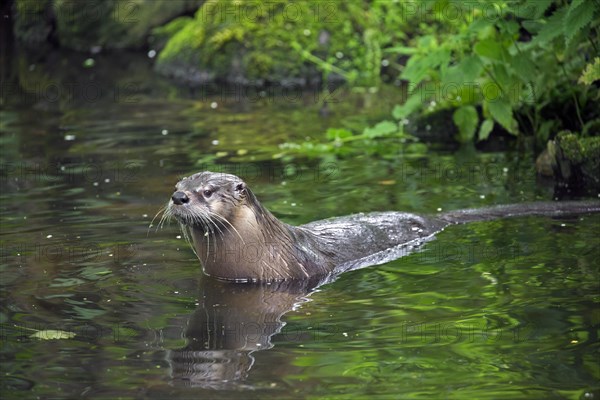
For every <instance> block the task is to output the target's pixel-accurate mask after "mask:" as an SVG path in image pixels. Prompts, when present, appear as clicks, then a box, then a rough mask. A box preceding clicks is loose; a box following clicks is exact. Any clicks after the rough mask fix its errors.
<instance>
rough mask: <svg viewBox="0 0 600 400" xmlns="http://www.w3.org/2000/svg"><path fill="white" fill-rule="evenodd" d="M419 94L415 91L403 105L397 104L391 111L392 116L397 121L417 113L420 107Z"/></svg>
mask: <svg viewBox="0 0 600 400" xmlns="http://www.w3.org/2000/svg"><path fill="white" fill-rule="evenodd" d="M421 105H422V102H421V92H420V91H416V92H415V93H412V94H411V95H410V96H409V97H408V99H407V100H406V102H404V104H398V105H396V106H395V107H394V109H393V110H392V116H393V117H394V118H396V119H397V120H400V119H403V118H406V117H408V116H409V115H410V114H412V113H413V112H415V111H417V110H418V109H419V107H421Z"/></svg>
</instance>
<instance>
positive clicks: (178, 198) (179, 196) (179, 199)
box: [171, 192, 190, 206]
mask: <svg viewBox="0 0 600 400" xmlns="http://www.w3.org/2000/svg"><path fill="white" fill-rule="evenodd" d="M171 200H173V203H174V204H177V205H178V206H180V205H182V204H184V203H187V202H188V201H190V198H189V197H187V194H185V193H183V192H175V193H173V196H171Z"/></svg>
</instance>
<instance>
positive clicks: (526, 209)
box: [438, 201, 600, 224]
mask: <svg viewBox="0 0 600 400" xmlns="http://www.w3.org/2000/svg"><path fill="white" fill-rule="evenodd" d="M599 212H600V201H555V202H552V201H544V202H535V203H523V204H507V205H500V206H492V207H484V208H477V209H467V210H456V211H448V212H445V213H441V214H439V215H438V218H440V219H442V220H444V221H446V222H448V223H451V224H465V223H467V222H476V221H489V220H493V219H499V218H508V217H524V216H530V215H532V216H548V217H559V216H571V215H580V214H588V213H599Z"/></svg>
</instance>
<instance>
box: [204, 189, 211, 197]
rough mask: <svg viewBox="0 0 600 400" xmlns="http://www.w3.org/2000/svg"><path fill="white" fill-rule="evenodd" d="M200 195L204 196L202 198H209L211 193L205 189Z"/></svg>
mask: <svg viewBox="0 0 600 400" xmlns="http://www.w3.org/2000/svg"><path fill="white" fill-rule="evenodd" d="M202 194H203V195H204V197H210V196H212V194H213V191H212V190H210V189H205V190H204V191H203V192H202Z"/></svg>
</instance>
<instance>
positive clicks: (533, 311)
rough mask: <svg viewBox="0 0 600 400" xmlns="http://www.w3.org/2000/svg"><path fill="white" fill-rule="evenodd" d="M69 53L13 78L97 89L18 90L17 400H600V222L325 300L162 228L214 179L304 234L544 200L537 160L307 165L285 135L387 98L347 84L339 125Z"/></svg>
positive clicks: (452, 254) (7, 248) (12, 205)
mask: <svg viewBox="0 0 600 400" xmlns="http://www.w3.org/2000/svg"><path fill="white" fill-rule="evenodd" d="M62 57H64V60H67V61H68V62H65V61H64V60H63V63H62V64H60V63H59V64H60V65H67V66H68V67H65V68H62V69H61V68H56V65H54V66H52V65H45V64H35V63H33V62H32V61H31V60H30V59H28V58H26V57H25V56H23V55H20V56H19V57H15V61H14V63H15V65H14V66H13V67H14V71H13V72H14V74H13V75H9V76H12V77H15V76H18V77H19V78H21V79H22V80H27V81H29V82H35V79H38V80H37V82H42V81H43V82H44V83H45V84H46V85H48V84H49V82H50V83H53V82H54V83H55V84H56V85H57V87H59V88H63V89H64V88H67V87H69V85H68V84H71V87H78V88H86V87H87V88H89V87H91V86H92V82H93V85H96V86H97V87H100V88H101V89H102V92H103V93H102V95H101V96H99V97H97V98H91V97H89V98H87V99H86V98H85V96H84V95H83V94H82V93H84V92H83V91H82V90H83V89H82V90H80V91H79V92H78V93H71V96H64V97H63V96H61V97H60V99H59V100H56V101H51V100H52V99H51V98H49V97H48V95H46V94H44V91H43V90H42V89H40V88H41V87H48V86H40V85H41V84H40V85H38V86H37V87H36V86H35V85H33V86H32V88H30V89H29V92H28V93H26V94H23V93H20V94H17V95H14V96H11V97H10V98H8V99H7V98H5V99H3V101H4V102H3V108H2V111H1V113H2V114H1V117H2V118H1V124H0V128H1V131H2V136H1V139H0V140H1V142H2V154H1V157H2V166H3V174H2V193H1V195H0V196H1V197H0V198H1V214H2V215H1V216H2V227H1V228H2V229H1V235H2V238H1V240H2V259H1V261H2V264H1V272H2V279H1V285H0V293H1V297H2V309H1V313H0V322H1V324H2V325H1V327H2V334H1V335H0V336H1V339H2V347H1V356H2V371H1V373H2V397H3V398H22V397H25V398H79V397H83V398H141V397H147V398H167V397H172V398H200V397H204V398H211V399H212V398H214V399H219V398H222V399H232V398H244V399H248V398H261V399H265V398H267V399H268V398H273V399H275V398H276V399H280V398H303V399H304V398H322V397H326V398H340V399H347V398H365V397H367V396H368V397H372V398H435V399H437V398H449V399H455V398H478V399H486V398H489V399H497V398H523V399H525V398H531V399H538V398H571V399H572V398H575V399H578V398H597V397H598V396H600V385H599V384H598V379H599V378H600V369H599V368H598V355H599V354H598V352H599V346H598V324H599V321H600V313H599V312H598V309H599V308H598V302H599V300H600V296H599V288H598V282H599V278H600V277H599V273H598V263H597V260H598V257H599V256H600V254H599V253H598V249H599V246H598V245H599V242H598V238H597V233H598V228H599V227H600V221H599V218H598V216H583V217H579V218H569V219H552V218H540V217H535V218H534V217H528V218H515V219H507V220H501V221H493V222H485V223H474V224H470V225H465V226H454V227H450V228H448V229H446V230H445V231H444V232H442V233H440V234H439V235H438V236H437V238H436V239H435V240H434V241H432V242H429V243H427V244H426V245H425V246H424V247H423V249H422V251H421V252H419V253H414V254H411V255H409V256H407V257H404V258H402V259H399V260H396V261H393V262H390V263H388V264H385V265H382V266H378V267H372V268H367V269H363V270H359V271H353V272H349V273H347V274H344V275H342V276H341V277H340V278H339V279H338V280H337V281H335V282H333V283H331V284H328V285H325V286H322V287H320V288H318V289H317V290H316V291H314V292H310V291H309V290H308V289H307V288H304V287H289V286H283V285H267V286H259V285H239V284H229V283H223V282H218V281H214V280H211V279H208V278H206V277H204V276H203V275H202V273H201V271H200V266H199V264H198V262H197V260H195V258H194V255H193V253H192V251H191V249H190V248H189V247H188V246H187V245H186V244H185V242H184V240H183V239H182V238H181V237H180V232H179V230H178V228H177V226H176V224H172V225H170V226H166V227H165V228H163V229H162V230H158V231H157V230H156V229H155V228H152V229H149V228H148V226H149V225H150V222H151V220H152V218H153V217H154V215H155V214H156V213H157V211H158V210H159V209H160V207H162V206H163V205H164V204H165V203H166V201H167V200H168V198H169V196H170V194H171V193H172V190H173V187H174V184H175V183H176V182H177V181H178V179H179V178H181V177H182V176H185V175H188V174H190V173H193V172H196V171H198V170H200V169H204V168H207V167H208V166H210V168H212V169H218V170H222V171H224V172H231V173H236V174H239V175H242V176H243V177H244V178H245V179H246V180H247V182H248V184H249V185H250V186H251V187H252V188H253V190H254V192H255V193H256V194H257V196H258V197H259V199H261V201H262V202H263V204H265V205H266V206H267V207H268V208H269V209H270V210H272V211H273V213H274V214H275V215H276V216H278V217H279V218H281V219H283V220H285V221H286V222H289V223H292V224H301V223H306V222H309V221H312V220H315V219H320V218H325V217H329V216H336V215H345V214H348V213H353V212H361V211H381V210H405V211H412V212H418V213H433V212H435V211H436V210H437V209H443V210H451V209H457V208H465V207H478V206H484V205H491V204H500V203H509V202H520V201H530V200H536V199H546V200H547V199H550V198H551V196H552V190H551V188H550V187H548V186H547V185H544V184H543V183H540V182H537V180H536V177H535V172H534V170H533V168H532V163H531V159H526V158H527V157H531V156H530V155H527V154H518V153H517V152H506V153H477V152H474V151H470V150H461V151H459V152H457V153H451V152H449V151H445V150H443V149H442V150H439V151H431V152H429V153H428V155H427V157H426V158H407V157H399V158H398V160H394V161H381V160H377V159H373V158H369V157H367V156H361V157H355V158H352V159H348V160H345V161H332V160H325V161H323V162H318V161H316V160H305V159H293V160H292V159H288V158H286V157H284V156H283V155H282V154H281V151H280V149H279V148H278V145H279V144H280V143H283V142H286V141H301V140H303V139H304V138H305V137H306V136H317V135H319V134H320V133H321V132H323V131H324V130H325V129H327V127H330V126H332V127H338V126H349V127H353V126H361V125H364V124H366V123H368V121H371V120H376V119H378V118H381V117H382V116H385V115H386V114H387V113H388V112H389V110H390V109H391V107H392V105H393V104H392V103H391V101H390V100H388V99H387V97H386V96H382V95H375V96H373V95H360V94H351V93H348V92H345V91H342V90H340V91H338V92H336V95H337V96H338V99H339V101H338V102H336V103H330V105H329V107H330V111H331V113H330V115H329V116H328V117H326V118H324V117H321V116H319V109H320V104H319V102H318V101H316V100H315V98H316V99H317V100H318V97H319V96H320V95H321V94H320V92H318V91H316V92H315V91H313V92H309V93H303V94H302V96H299V97H298V98H297V99H295V98H294V99H292V97H291V96H288V97H285V96H283V95H281V93H280V94H279V95H276V94H275V93H273V95H271V94H269V93H266V94H263V95H262V97H260V100H257V99H256V98H254V97H250V96H244V95H236V94H235V92H234V93H233V94H232V93H231V92H225V91H219V90H218V89H211V90H205V91H204V92H203V91H202V90H198V89H197V90H195V91H191V92H190V91H187V90H186V89H182V88H178V87H175V86H173V85H172V84H170V83H169V82H167V81H165V80H162V79H160V78H158V77H155V76H153V75H152V73H151V71H149V69H148V66H147V65H146V61H145V60H144V59H143V58H135V57H134V58H132V59H128V60H129V61H128V62H127V63H126V62H125V61H121V64H123V65H112V66H110V65H105V66H104V67H102V65H103V62H102V60H99V61H98V62H97V63H96V65H97V66H98V68H97V69H96V70H92V71H88V70H82V69H81V68H80V67H79V66H78V64H77V63H76V62H75V61H73V56H68V55H65V56H62ZM57 62H58V61H57ZM19 63H22V64H19ZM73 64H74V65H73ZM104 64H108V63H104ZM19 65H25V67H19ZM31 65H35V66H34V67H31ZM127 66H128V67H127ZM34 73H35V74H37V75H36V76H37V78H36V77H34V76H33V75H32V74H34ZM40 76H42V77H44V78H43V79H42V78H39V77H40ZM73 77H75V78H73ZM32 80H33V81H32ZM75 83H77V85H76V84H75ZM215 90H216V92H215ZM124 91H125V95H124V96H125V100H124V99H123V92H124ZM115 93H119V94H120V95H119V96H116V97H115ZM524 159H526V161H523V160H524ZM69 334H75V336H74V337H72V338H66V337H62V338H61V335H69Z"/></svg>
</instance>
